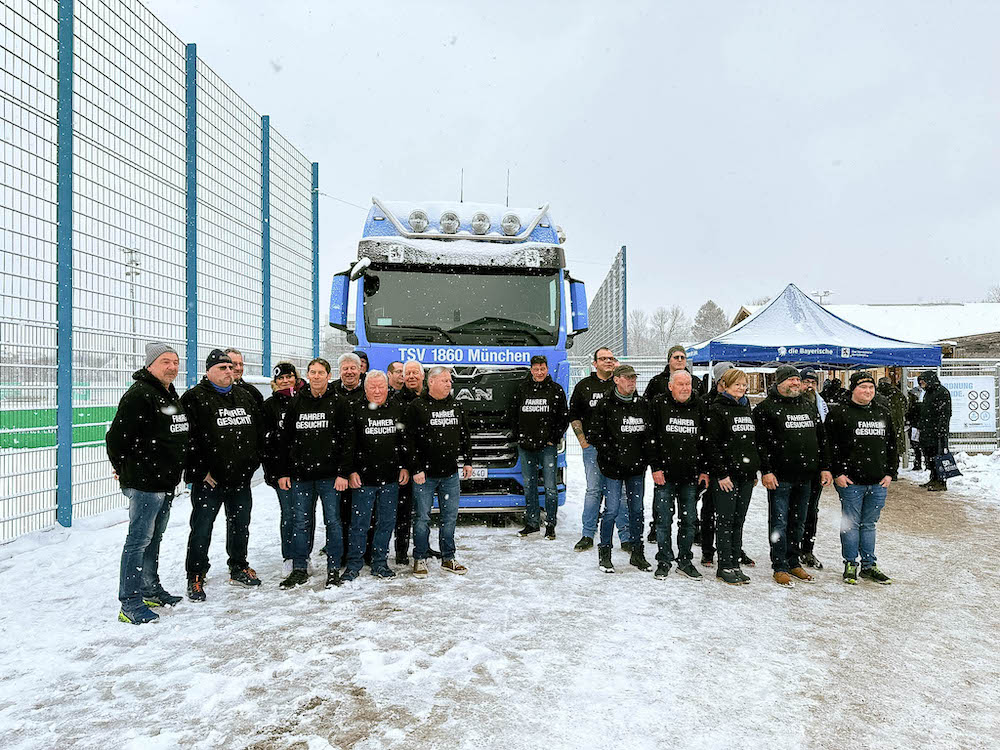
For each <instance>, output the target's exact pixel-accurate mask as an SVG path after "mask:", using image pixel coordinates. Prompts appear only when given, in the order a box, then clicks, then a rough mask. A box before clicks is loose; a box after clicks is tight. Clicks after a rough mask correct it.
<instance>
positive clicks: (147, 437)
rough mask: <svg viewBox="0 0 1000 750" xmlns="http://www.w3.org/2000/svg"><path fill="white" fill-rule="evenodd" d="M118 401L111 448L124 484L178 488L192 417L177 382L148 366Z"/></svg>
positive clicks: (143, 488)
mask: <svg viewBox="0 0 1000 750" xmlns="http://www.w3.org/2000/svg"><path fill="white" fill-rule="evenodd" d="M132 379H133V380H134V381H135V382H134V383H133V384H132V385H131V387H130V388H129V389H128V390H127V391H125V395H124V396H122V398H121V401H119V402H118V411H117V413H116V414H115V418H114V421H113V422H112V423H111V427H110V428H109V429H108V434H107V436H106V439H105V447H106V449H107V452H108V458H109V459H110V460H111V465H112V466H113V467H114V469H115V473H116V474H117V475H118V481H119V482H120V483H121V486H122V487H127V488H129V489H135V490H141V491H143V492H172V491H173V490H174V489H176V488H177V484H178V482H180V481H181V474H182V472H183V470H184V453H185V449H186V448H187V441H188V429H189V425H188V419H187V415H186V414H185V413H184V407H183V406H182V405H181V400H180V398H179V397H178V396H177V391H176V389H175V388H174V386H173V383H171V384H170V385H169V386H164V385H163V383H161V382H160V381H159V380H157V379H156V378H155V377H154V376H153V374H152V373H151V372H150V371H149V370H147V369H146V368H145V367H143V368H142V369H141V370H138V371H136V372H135V373H133V374H132Z"/></svg>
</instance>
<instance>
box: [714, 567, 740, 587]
mask: <svg viewBox="0 0 1000 750" xmlns="http://www.w3.org/2000/svg"><path fill="white" fill-rule="evenodd" d="M716 577H717V578H721V579H722V580H723V581H724V582H725V583H728V584H729V585H730V586H742V585H743V577H742V576H741V575H740V572H739V571H738V570H737V569H736V568H726V569H725V570H720V571H719V572H718V573H717V574H716Z"/></svg>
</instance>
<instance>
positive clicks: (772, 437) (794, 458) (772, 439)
mask: <svg viewBox="0 0 1000 750" xmlns="http://www.w3.org/2000/svg"><path fill="white" fill-rule="evenodd" d="M753 423H754V427H756V428H757V452H758V454H759V456H760V473H761V474H774V475H775V476H776V477H777V478H778V481H779V482H809V481H812V480H813V479H815V478H816V476H817V475H818V474H819V472H821V471H827V470H829V468H830V457H829V453H828V452H827V447H826V431H825V430H824V429H823V422H822V421H821V420H820V418H819V411H818V410H817V408H816V404H815V403H810V402H809V401H808V400H807V399H806V398H805V397H804V396H802V395H799V396H794V397H792V396H782V395H781V394H780V393H778V389H777V387H776V386H773V385H772V386H771V388H770V389H769V390H768V392H767V398H765V399H764V400H763V401H761V402H760V403H759V404H757V408H756V409H754V410H753Z"/></svg>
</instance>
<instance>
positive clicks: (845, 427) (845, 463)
mask: <svg viewBox="0 0 1000 750" xmlns="http://www.w3.org/2000/svg"><path fill="white" fill-rule="evenodd" d="M826 434H827V437H828V438H829V440H830V456H831V467H830V468H831V471H832V472H833V476H834V477H835V478H836V477H839V476H840V475H842V474H846V475H847V477H848V478H849V479H850V480H851V481H852V482H854V483H855V484H878V483H879V482H881V481H882V478H883V477H885V476H890V477H892V478H893V479H895V478H896V471H897V469H898V467H899V454H898V453H897V451H896V438H895V436H894V435H893V431H892V416H891V415H890V414H889V412H888V411H887V410H886V409H884V408H883V407H881V406H879V405H878V404H877V403H876V402H875V401H874V400H873V401H872V402H871V403H870V404H868V405H867V406H861V405H860V404H856V403H854V401H853V399H852V400H850V401H846V402H845V403H842V404H837V405H836V406H834V407H831V408H830V414H829V416H828V417H827V418H826Z"/></svg>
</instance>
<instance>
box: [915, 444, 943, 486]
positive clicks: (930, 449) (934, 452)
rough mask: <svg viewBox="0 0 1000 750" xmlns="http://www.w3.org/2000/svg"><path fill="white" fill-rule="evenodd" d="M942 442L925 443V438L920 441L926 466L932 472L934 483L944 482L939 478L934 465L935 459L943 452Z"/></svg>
mask: <svg viewBox="0 0 1000 750" xmlns="http://www.w3.org/2000/svg"><path fill="white" fill-rule="evenodd" d="M941 446H942V442H941V441H940V440H935V441H933V442H930V441H925V440H924V439H923V437H921V439H920V449H921V450H922V451H923V452H924V461H925V462H926V466H927V468H928V469H930V472H931V481H932V482H943V481H944V480H943V479H942V478H941V477H939V476H938V473H937V467H936V466H935V465H934V459H935V458H936V457H937V456H938V455H939V454H940V453H942V452H943V450H944V449H943V448H942V447H941Z"/></svg>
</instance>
